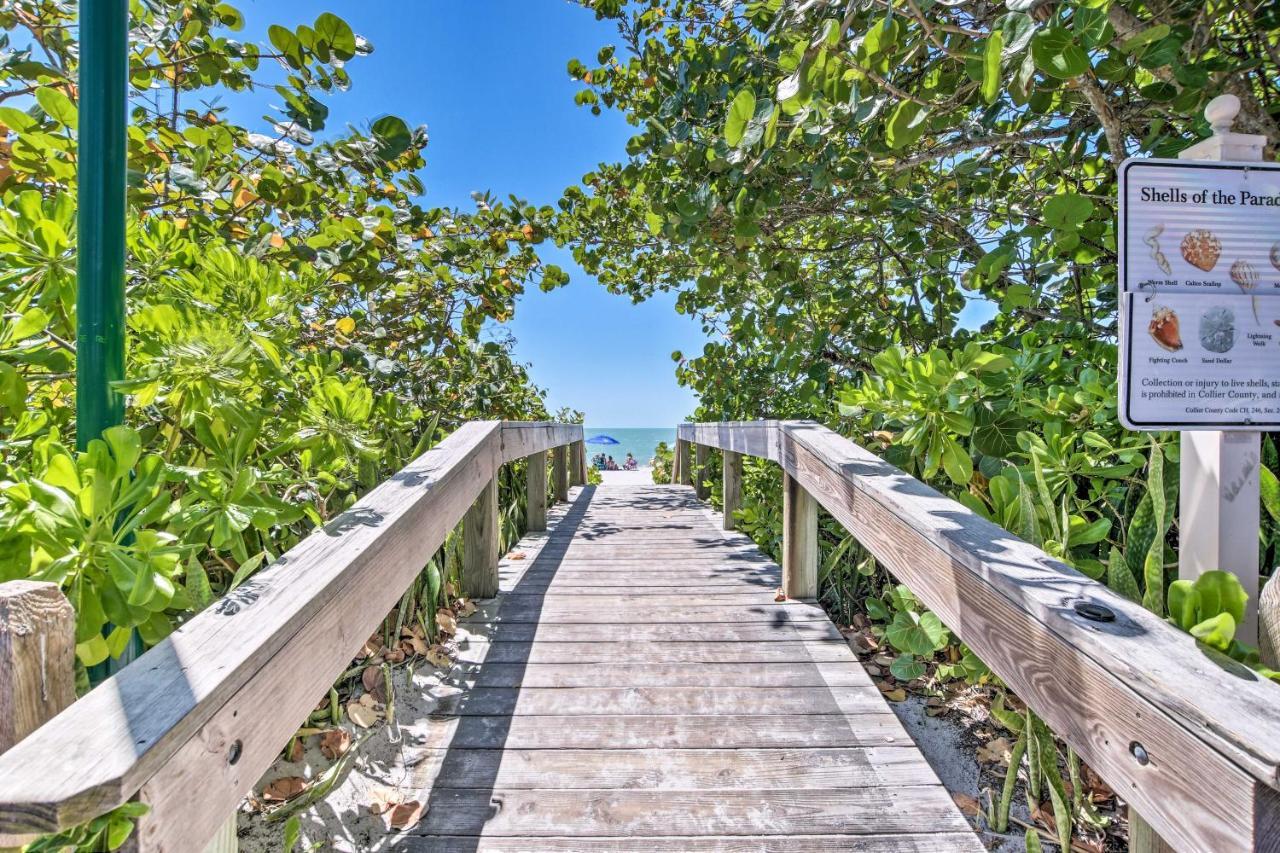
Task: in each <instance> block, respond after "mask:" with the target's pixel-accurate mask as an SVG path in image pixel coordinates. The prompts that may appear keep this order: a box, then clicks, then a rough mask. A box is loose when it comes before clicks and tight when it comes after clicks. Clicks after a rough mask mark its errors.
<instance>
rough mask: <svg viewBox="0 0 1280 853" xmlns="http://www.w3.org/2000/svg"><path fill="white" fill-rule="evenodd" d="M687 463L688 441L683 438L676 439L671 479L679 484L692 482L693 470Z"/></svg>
mask: <svg viewBox="0 0 1280 853" xmlns="http://www.w3.org/2000/svg"><path fill="white" fill-rule="evenodd" d="M691 467H692V466H690V464H689V442H687V441H685V440H684V439H683V438H677V439H676V471H675V477H673V478H672V479H674V480H675V482H676V483H678V484H680V485H681V486H689V485H692V484H693V472H692V471H691V470H690V468H691Z"/></svg>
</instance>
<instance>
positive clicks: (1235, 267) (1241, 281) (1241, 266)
mask: <svg viewBox="0 0 1280 853" xmlns="http://www.w3.org/2000/svg"><path fill="white" fill-rule="evenodd" d="M1231 280H1232V281H1234V282H1235V283H1236V284H1238V285H1240V289H1241V290H1243V291H1244V292H1245V293H1252V292H1253V290H1254V288H1256V287H1257V286H1258V271H1257V270H1255V269H1254V268H1253V264H1251V263H1249V262H1248V261H1246V260H1244V259H1243V258H1242V259H1241V260H1238V261H1236V262H1235V263H1234V264H1232V265H1231ZM1251 301H1252V302H1253V319H1254V320H1255V321H1258V322H1261V321H1260V320H1258V297H1256V296H1255V297H1253V299H1252V300H1251Z"/></svg>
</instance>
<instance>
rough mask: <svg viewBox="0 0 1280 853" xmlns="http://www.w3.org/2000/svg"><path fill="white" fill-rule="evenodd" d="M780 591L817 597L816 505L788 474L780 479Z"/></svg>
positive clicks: (796, 595)
mask: <svg viewBox="0 0 1280 853" xmlns="http://www.w3.org/2000/svg"><path fill="white" fill-rule="evenodd" d="M782 589H783V590H784V591H785V592H786V594H787V595H788V596H790V597H792V598H817V597H818V503H817V501H815V500H814V499H813V498H812V497H811V496H810V495H809V493H808V492H807V491H805V489H804V487H803V486H801V485H800V484H799V483H798V482H797V481H796V480H795V478H793V477H792V476H791V475H790V474H786V473H784V474H783V475H782Z"/></svg>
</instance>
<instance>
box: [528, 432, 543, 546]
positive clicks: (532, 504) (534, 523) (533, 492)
mask: <svg viewBox="0 0 1280 853" xmlns="http://www.w3.org/2000/svg"><path fill="white" fill-rule="evenodd" d="M525 464H526V465H527V466H528V475H527V477H526V483H527V484H528V487H529V492H528V496H529V500H528V508H527V510H526V511H525V526H526V527H527V528H529V532H531V533H535V532H538V531H541V530H546V529H547V451H545V450H540V451H538V452H537V453H534V454H533V455H531V456H529V457H528V458H527V459H526V460H525Z"/></svg>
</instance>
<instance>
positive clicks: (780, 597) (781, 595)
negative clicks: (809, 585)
mask: <svg viewBox="0 0 1280 853" xmlns="http://www.w3.org/2000/svg"><path fill="white" fill-rule="evenodd" d="M773 600H774V601H786V600H787V593H786V591H785V590H783V588H782V587H778V591H777V592H776V593H774V596H773Z"/></svg>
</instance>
